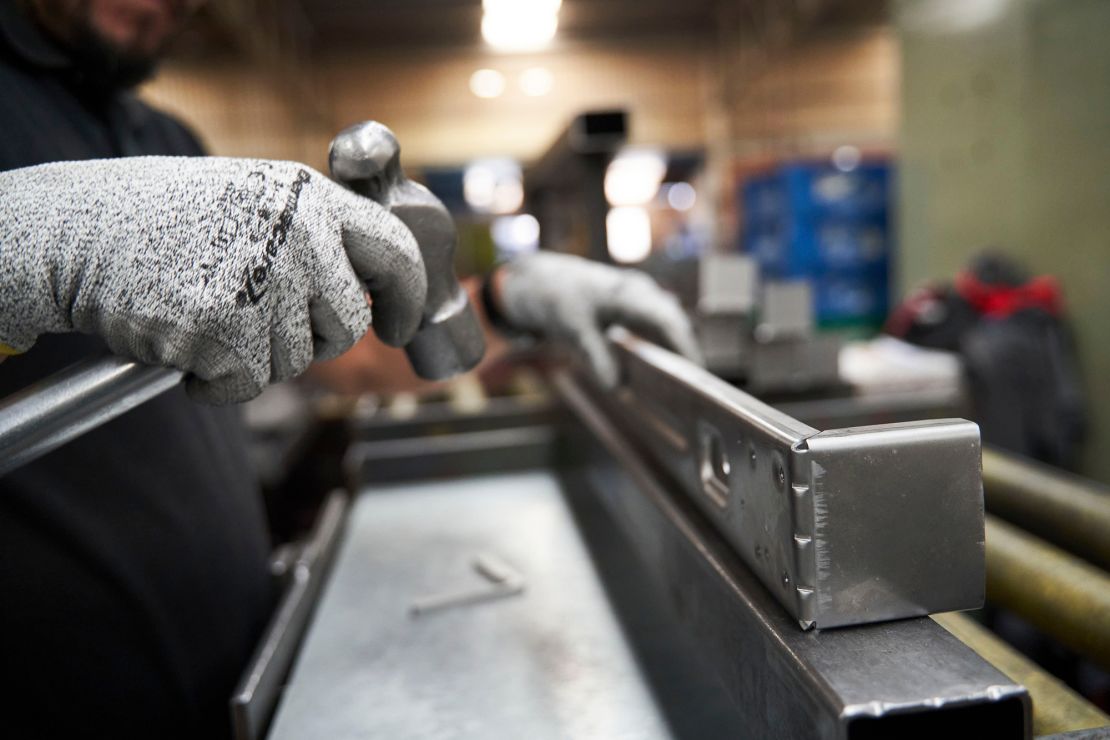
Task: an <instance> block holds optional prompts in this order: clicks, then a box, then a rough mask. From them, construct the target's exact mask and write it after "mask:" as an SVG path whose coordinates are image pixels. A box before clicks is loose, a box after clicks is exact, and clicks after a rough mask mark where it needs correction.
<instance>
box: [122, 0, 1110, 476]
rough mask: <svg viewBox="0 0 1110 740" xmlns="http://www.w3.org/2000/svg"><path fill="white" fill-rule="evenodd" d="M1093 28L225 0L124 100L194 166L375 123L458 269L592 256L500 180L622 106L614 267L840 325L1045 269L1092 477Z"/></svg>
mask: <svg viewBox="0 0 1110 740" xmlns="http://www.w3.org/2000/svg"><path fill="white" fill-rule="evenodd" d="M483 6H484V7H483ZM1108 23H1110V6H1108V5H1107V4H1106V3H1104V2H1099V1H1098V0H1068V1H1067V2H1047V1H1043V0H923V1H917V2H915V1H912V0H907V1H906V2H891V1H887V0H792V1H791V2H781V1H778V0H687V2H682V3H675V2H671V1H670V0H565V2H561V3H560V2H558V0H534V1H532V0H529V1H528V2H524V1H523V0H522V1H521V2H515V3H514V2H486V3H484V4H483V3H479V2H477V0H406V1H405V2H400V1H394V0H377V1H371V0H313V1H312V2H306V1H304V0H268V1H266V2H263V1H262V0H228V1H227V2H220V3H212V4H210V5H209V6H207V7H206V8H205V10H204V11H203V13H202V16H201V18H200V19H199V20H198V22H197V23H194V25H193V28H192V29H191V31H190V33H189V34H188V35H187V36H186V37H185V38H183V39H181V41H180V43H179V44H178V48H177V51H176V53H175V55H174V56H173V58H172V61H171V62H170V63H168V64H167V65H166V66H165V67H164V69H163V70H162V72H161V73H160V74H159V75H158V77H157V78H156V79H155V80H154V81H153V82H151V83H149V84H148V85H147V86H146V88H145V89H144V91H143V92H144V95H145V96H146V97H147V98H148V99H150V100H151V101H153V102H154V103H156V104H158V105H160V106H162V107H164V108H166V109H168V110H170V111H172V112H174V113H176V114H178V115H179V116H181V117H182V118H183V119H185V120H186V121H188V122H189V123H191V124H193V125H194V127H195V128H196V129H197V130H198V131H200V132H201V134H202V136H203V137H204V138H205V139H206V142H207V144H208V145H209V147H210V148H211V149H212V151H214V152H215V153H217V154H224V155H231V156H258V157H276V158H287V159H293V160H299V161H303V162H306V163H308V164H310V165H312V166H314V167H316V168H319V169H326V156H327V146H328V142H329V141H330V139H331V137H332V136H333V135H334V133H335V132H336V131H337V130H339V129H340V128H342V127H344V126H346V125H349V124H351V123H353V122H356V121H360V120H364V119H369V118H373V119H377V120H380V121H383V122H385V123H387V124H388V125H389V126H391V127H392V128H393V130H394V131H396V132H397V134H398V136H399V138H400V140H401V141H402V142H404V147H405V157H406V162H407V167H408V168H409V169H410V170H411V171H412V174H413V175H415V176H416V177H418V178H419V179H423V180H424V181H425V182H427V183H428V184H429V185H430V186H431V187H432V189H433V190H434V191H436V192H437V194H438V195H439V196H440V197H441V198H442V199H443V200H445V202H447V203H448V205H449V206H451V207H452V210H453V211H454V212H455V216H456V218H457V220H458V221H459V223H460V232H461V241H462V249H461V250H460V268H461V269H463V270H464V271H477V270H479V269H481V268H482V267H483V266H485V265H486V264H488V263H489V262H491V261H492V260H494V259H496V257H497V256H498V254H499V253H500V254H504V253H505V252H506V251H513V250H516V249H528V248H533V247H534V246H535V244H536V243H538V242H539V241H543V242H544V246H545V247H552V246H553V247H555V248H559V249H565V250H569V251H576V252H580V253H589V252H590V247H589V245H588V242H589V240H590V238H591V237H590V230H589V224H588V223H586V221H588V219H585V221H575V217H574V216H573V215H572V216H568V217H567V219H568V220H569V221H568V222H567V223H562V224H560V223H550V219H543V218H542V215H541V214H538V213H536V214H530V213H529V210H537V208H538V207H537V206H536V201H535V199H534V198H528V199H527V200H528V202H527V203H526V202H525V197H524V196H525V188H524V187H523V186H522V184H521V173H522V171H526V170H527V169H528V168H529V167H530V166H532V165H534V164H535V163H536V162H538V161H539V160H540V158H541V157H542V155H544V153H545V152H547V151H548V149H549V148H550V147H551V146H552V145H553V143H554V142H555V141H556V139H557V138H558V137H559V136H560V134H561V133H562V132H563V131H565V130H566V129H567V127H568V125H570V123H571V121H572V120H574V119H575V117H576V116H579V115H580V114H583V113H586V112H590V111H624V112H626V114H627V122H626V124H625V135H624V137H623V141H622V143H621V147H620V151H619V152H617V151H616V150H614V151H613V152H612V153H611V154H613V155H614V156H616V155H617V154H620V155H621V156H616V159H617V160H618V161H617V162H616V163H614V164H613V165H612V166H610V167H609V175H610V178H609V179H608V180H607V183H606V186H607V190H606V193H607V197H608V200H609V204H608V205H610V206H612V207H613V211H612V212H611V213H608V214H607V237H608V240H607V242H608V251H609V256H610V257H611V258H613V259H614V260H615V261H617V262H624V263H630V264H635V263H642V262H643V261H644V260H645V259H648V258H649V257H650V259H649V260H648V264H649V265H651V264H655V269H654V270H653V271H654V272H656V273H657V274H659V273H660V271H662V272H667V270H668V269H669V268H667V267H663V268H660V267H659V266H658V264H657V263H659V262H660V261H664V262H681V261H682V260H688V259H696V258H697V257H698V256H699V255H703V254H707V253H719V254H729V253H745V254H748V255H749V256H750V257H751V258H752V260H753V261H754V262H755V264H756V265H757V266H758V268H759V270H760V273H761V277H762V278H763V279H767V280H804V281H808V282H809V283H810V286H811V287H810V297H809V300H810V301H811V305H812V306H813V312H814V319H815V326H817V327H818V328H819V329H821V330H823V331H841V332H843V331H848V332H850V333H851V334H852V335H853V336H860V335H866V334H867V333H868V332H873V331H874V330H876V329H877V328H878V327H880V326H882V325H883V323H884V321H886V320H887V318H888V316H889V314H890V312H891V310H892V308H893V307H894V306H896V305H898V303H899V302H900V301H902V300H903V299H905V298H906V297H907V296H911V295H913V292H914V291H915V290H917V289H919V288H920V287H921V286H923V285H926V284H929V283H945V284H951V283H952V281H953V280H954V279H955V277H956V275H957V274H958V273H960V271H961V270H964V269H965V268H967V266H968V265H969V263H970V262H971V260H972V259H973V257H974V256H976V255H978V254H980V253H982V252H983V251H984V250H992V251H993V252H995V253H999V254H1003V255H1007V256H1009V257H1011V258H1013V259H1014V260H1016V261H1017V263H1018V264H1019V265H1020V266H1022V267H1023V268H1024V269H1025V270H1027V271H1028V272H1029V274H1031V275H1042V274H1043V275H1051V276H1053V277H1054V278H1055V279H1056V280H1057V281H1058V285H1059V288H1060V294H1061V295H1062V298H1063V306H1064V310H1065V311H1066V315H1067V320H1068V321H1069V322H1070V326H1071V329H1072V330H1073V332H1074V340H1075V346H1076V357H1077V368H1076V372H1074V373H1072V374H1071V377H1072V378H1073V379H1074V380H1075V382H1076V384H1077V385H1078V386H1079V388H1080V391H1078V392H1081V393H1083V394H1085V395H1084V396H1083V401H1082V406H1083V414H1081V416H1085V417H1086V418H1085V419H1078V420H1076V421H1075V422H1074V424H1073V426H1074V427H1075V429H1074V430H1072V431H1069V432H1062V434H1064V436H1067V437H1069V439H1072V440H1074V441H1076V443H1077V445H1078V447H1077V450H1076V451H1073V452H1069V453H1066V454H1062V455H1056V456H1053V455H1048V457H1049V458H1051V459H1053V461H1055V462H1058V463H1060V462H1063V463H1066V464H1067V465H1068V466H1069V467H1073V468H1074V469H1076V470H1077V471H1079V472H1082V473H1083V474H1085V475H1088V476H1091V477H1094V478H1097V479H1100V480H1102V481H1110V456H1108V455H1105V454H1101V453H1102V451H1104V450H1105V449H1106V448H1107V445H1108V444H1110V386H1108V385H1107V384H1106V383H1104V382H1102V381H1101V379H1102V378H1105V377H1107V375H1108V374H1110V342H1107V341H1106V340H1107V333H1106V330H1105V327H1104V319H1103V317H1104V316H1105V315H1106V314H1107V313H1108V312H1110V291H1106V290H1105V286H1106V285H1107V284H1108V283H1110V257H1108V255H1110V245H1108V244H1107V237H1106V234H1107V233H1108V227H1110V211H1108V210H1107V209H1106V208H1105V207H1104V206H1105V195H1104V194H1105V193H1106V192H1107V191H1108V190H1110V166H1108V165H1110V162H1108V161H1107V160H1108V158H1110V146H1108V145H1107V137H1108V136H1110V134H1108V131H1110V96H1107V95H1106V94H1105V92H1106V91H1107V87H1108V85H1110V49H1108V48H1107V46H1106V44H1105V43H1104V39H1103V38H1102V35H1103V30H1104V29H1105V28H1107V27H1108ZM622 173H623V178H622ZM565 205H566V204H565V203H561V202H560V203H558V204H557V207H560V208H564V210H568V209H566V208H565ZM569 210H573V209H569ZM521 215H523V217H516V216H521ZM533 216H541V220H542V221H547V222H548V223H545V229H550V230H551V233H547V234H541V233H540V229H539V222H537V221H536V220H535V219H534V218H533ZM554 241H558V243H557V244H556V243H554ZM601 256H603V257H604V256H605V255H601ZM468 268H469V269H468ZM686 280H687V282H686V283H685V284H686V285H689V284H690V282H689V281H690V278H689V276H688V275H687V278H686ZM679 282H681V281H679ZM676 285H677V283H676ZM687 300H688V302H691V303H695V302H697V298H696V297H689V296H687ZM1065 395H1066V393H1065ZM1065 446H1066V445H1065Z"/></svg>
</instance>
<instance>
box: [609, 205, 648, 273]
mask: <svg viewBox="0 0 1110 740" xmlns="http://www.w3.org/2000/svg"><path fill="white" fill-rule="evenodd" d="M605 234H606V238H607V240H608V242H609V256H610V257H612V258H613V261H614V262H620V263H621V264H629V263H632V262H642V261H643V260H645V259H646V258H647V256H648V255H649V254H651V216H649V215H648V212H647V209H645V208H640V207H637V206H625V207H622V208H614V209H612V210H611V211H609V215H608V216H606V217H605Z"/></svg>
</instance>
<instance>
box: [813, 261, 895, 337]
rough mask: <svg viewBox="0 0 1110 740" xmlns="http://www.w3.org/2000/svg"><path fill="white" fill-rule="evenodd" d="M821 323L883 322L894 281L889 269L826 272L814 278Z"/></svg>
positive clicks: (816, 308)
mask: <svg viewBox="0 0 1110 740" xmlns="http://www.w3.org/2000/svg"><path fill="white" fill-rule="evenodd" d="M813 302H814V311H815V313H816V316H817V322H818V324H822V325H826V326H827V325H846V324H861V323H879V322H881V321H882V320H883V319H884V318H885V317H886V315H887V312H888V311H889V309H890V281H889V279H888V277H887V273H886V271H885V270H870V271H865V272H860V273H856V274H840V275H822V276H820V277H817V278H814V279H813Z"/></svg>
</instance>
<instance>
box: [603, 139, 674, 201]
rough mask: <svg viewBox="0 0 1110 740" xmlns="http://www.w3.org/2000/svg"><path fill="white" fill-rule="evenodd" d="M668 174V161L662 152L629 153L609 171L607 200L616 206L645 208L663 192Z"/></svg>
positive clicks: (621, 156) (631, 150)
mask: <svg viewBox="0 0 1110 740" xmlns="http://www.w3.org/2000/svg"><path fill="white" fill-rule="evenodd" d="M665 174H667V159H666V157H665V156H663V153H662V152H659V151H656V150H653V149H627V150H625V151H624V152H622V153H620V154H618V155H617V157H616V158H615V159H614V160H613V161H612V162H610V163H609V168H608V169H607V170H606V171H605V197H606V199H607V200H608V201H609V205H613V206H641V205H644V204H646V203H649V202H651V200H652V199H653V198H654V197H655V195H656V193H658V192H659V186H660V184H662V182H663V175H665Z"/></svg>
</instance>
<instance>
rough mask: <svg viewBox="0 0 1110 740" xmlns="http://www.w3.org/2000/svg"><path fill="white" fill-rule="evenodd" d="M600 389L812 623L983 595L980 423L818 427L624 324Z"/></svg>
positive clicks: (943, 607) (953, 606)
mask: <svg viewBox="0 0 1110 740" xmlns="http://www.w3.org/2000/svg"><path fill="white" fill-rule="evenodd" d="M610 340H611V341H612V343H613V347H614V348H615V351H616V354H617V356H618V358H619V360H620V363H621V371H622V382H621V387H620V389H619V390H618V391H617V393H615V394H612V395H611V396H609V397H608V398H609V400H607V401H603V402H604V403H607V404H612V405H614V406H616V408H615V409H613V410H614V414H613V416H614V418H617V419H623V420H624V423H625V425H626V426H627V427H628V431H629V432H631V433H632V435H633V436H634V437H635V438H636V439H637V440H638V442H639V443H640V444H642V445H645V446H646V447H647V448H648V450H649V451H650V453H651V457H652V459H654V460H655V461H656V462H657V464H659V465H661V466H662V467H663V468H664V469H665V470H666V471H667V472H668V473H669V474H670V475H671V476H672V477H674V478H675V479H676V482H677V483H678V484H679V485H680V486H681V488H682V490H683V491H684V492H685V493H686V494H687V495H688V496H689V497H691V498H692V499H693V500H694V501H695V502H696V504H697V506H698V507H699V508H700V509H701V510H702V511H703V512H704V513H705V514H706V515H707V516H708V517H709V519H710V520H712V522H713V524H714V525H715V526H716V528H717V529H718V530H719V531H720V532H721V533H722V535H723V536H724V537H725V539H726V540H727V541H728V542H729V543H730V544H731V545H732V547H734V548H735V549H736V551H737V553H738V554H739V555H740V557H741V558H742V559H743V560H744V562H745V563H746V564H747V565H748V566H749V567H750V568H751V569H752V570H753V572H754V573H755V574H756V575H757V576H758V577H759V579H760V580H761V581H762V582H763V584H764V585H765V586H766V587H767V588H768V589H769V590H770V591H771V592H772V593H773V594H774V596H775V598H776V599H777V600H778V601H779V602H780V603H781V604H782V605H783V606H784V607H785V608H786V609H787V611H789V612H790V614H791V615H793V616H794V617H795V618H796V619H797V620H798V622H799V623H800V624H801V626H802V627H803V628H809V627H814V626H815V627H818V628H831V627H841V626H845V625H852V624H867V623H871V622H882V621H887V620H892V619H900V618H905V617H915V616H922V615H925V614H932V613H937V612H945V611H955V610H960V609H973V608H977V607H979V606H981V605H982V603H983V598H984V582H985V562H984V544H983V542H984V538H983V526H984V525H983V491H982V480H981V474H980V442H979V428H978V427H977V426H976V425H975V424H973V423H971V422H969V421H964V420H962V419H943V420H934V421H920V422H909V423H900V424H885V425H879V426H867V427H855V428H849V429H832V430H826V431H819V430H817V429H814V428H813V427H810V426H808V425H806V424H803V423H801V422H799V421H797V420H795V419H793V418H791V417H789V416H787V415H785V414H783V413H781V412H779V411H776V410H775V409H773V408H771V407H770V406H767V405H766V404H764V403H762V402H760V401H758V400H757V399H755V398H753V397H752V396H749V395H748V394H746V393H744V392H742V391H740V390H739V389H737V388H735V387H734V386H732V385H730V384H728V383H726V382H724V381H722V380H720V379H719V378H717V377H715V376H713V375H712V374H710V373H709V372H707V371H705V370H703V369H702V368H699V367H697V366H695V365H694V364H692V363H690V362H688V361H686V360H685V359H683V358H681V357H679V356H677V355H674V354H672V353H670V352H668V351H666V350H663V349H661V348H659V347H657V346H655V345H653V344H650V343H648V342H645V341H643V340H640V339H638V338H636V337H634V336H632V335H631V334H629V333H628V332H626V331H624V330H621V329H614V330H612V331H611V332H610Z"/></svg>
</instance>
